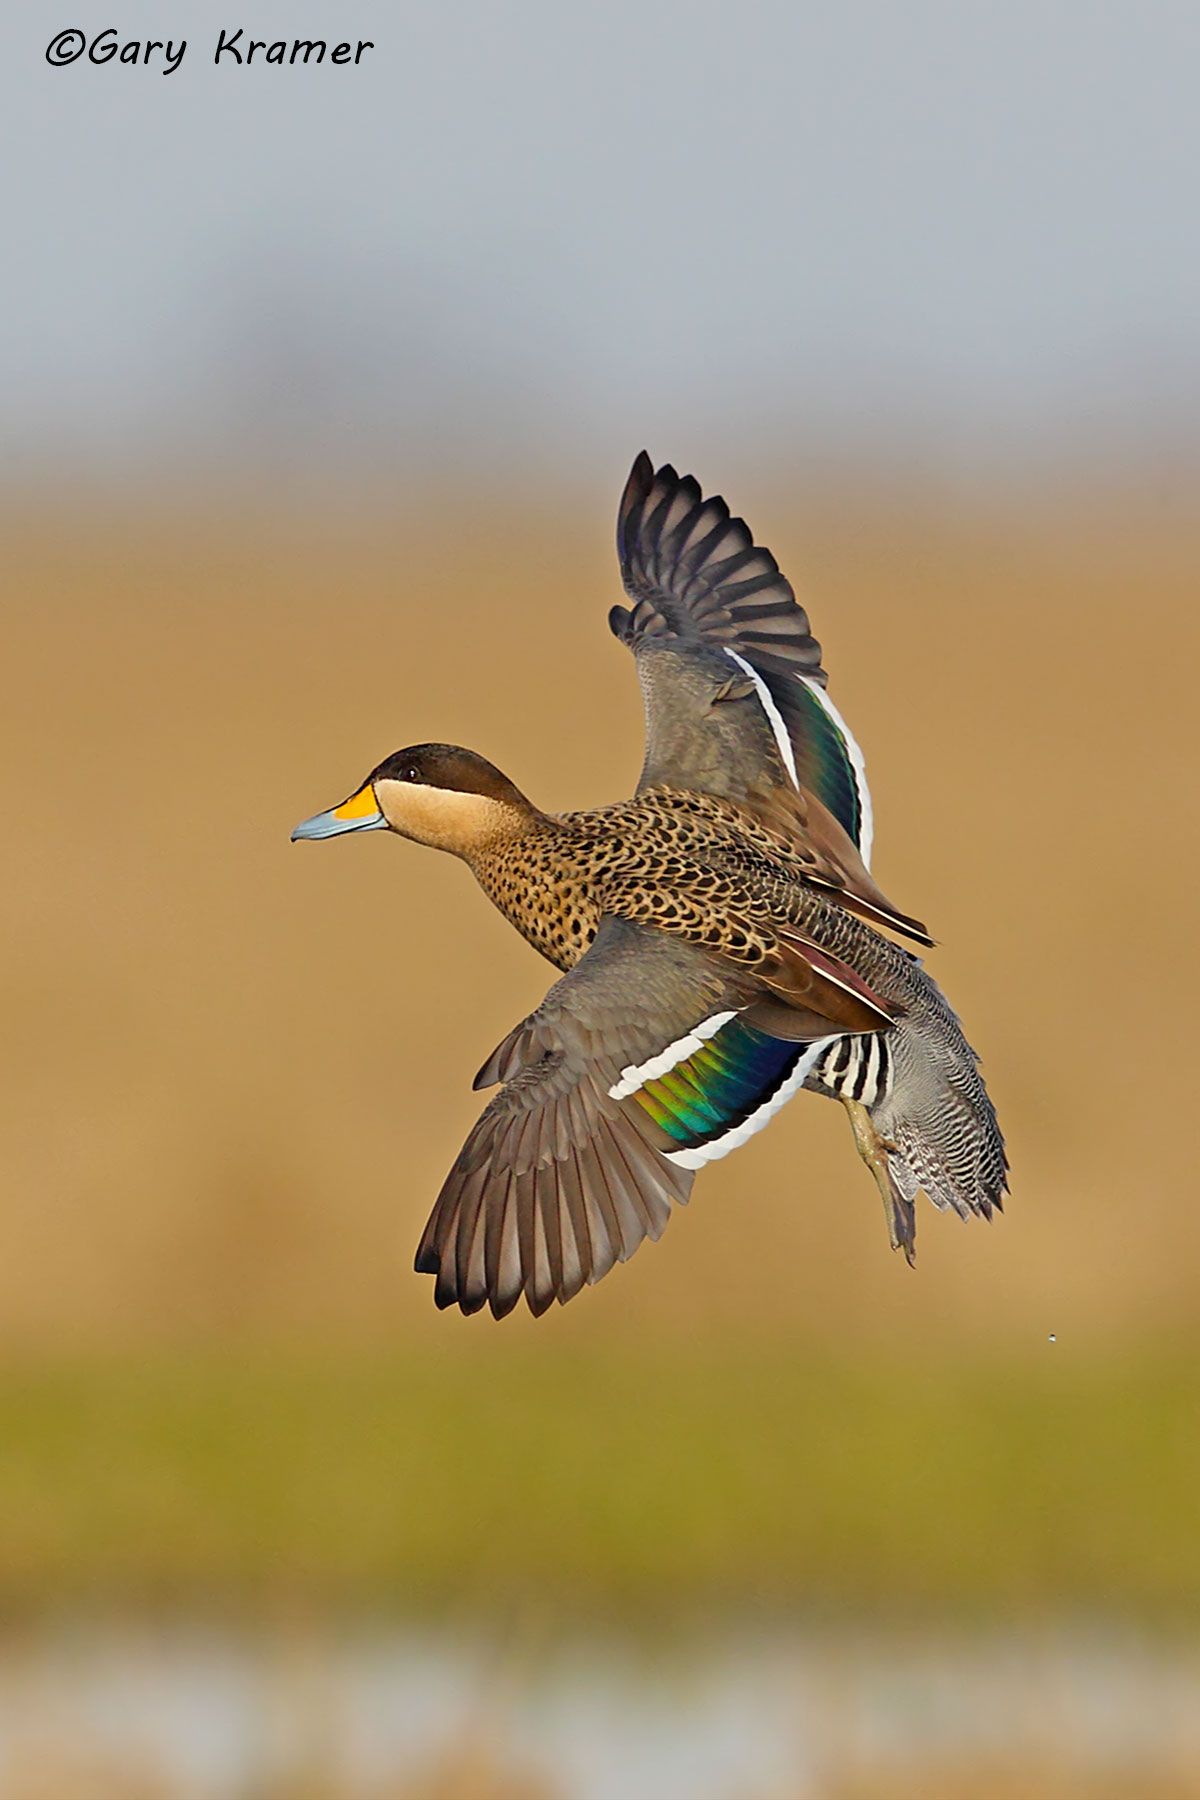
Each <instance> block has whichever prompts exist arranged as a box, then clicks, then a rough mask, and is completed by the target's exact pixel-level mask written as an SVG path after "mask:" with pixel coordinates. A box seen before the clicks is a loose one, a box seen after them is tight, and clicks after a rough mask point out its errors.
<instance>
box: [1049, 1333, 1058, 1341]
mask: <svg viewBox="0 0 1200 1800" xmlns="http://www.w3.org/2000/svg"><path fill="white" fill-rule="evenodd" d="M1050 1342H1051V1343H1052V1344H1057V1342H1058V1333H1057V1331H1052V1332H1051V1333H1050Z"/></svg>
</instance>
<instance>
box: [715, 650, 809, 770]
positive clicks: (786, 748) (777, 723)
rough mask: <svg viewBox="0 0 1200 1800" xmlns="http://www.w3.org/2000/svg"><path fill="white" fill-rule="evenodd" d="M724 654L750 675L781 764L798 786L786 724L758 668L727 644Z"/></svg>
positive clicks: (794, 760)
mask: <svg viewBox="0 0 1200 1800" xmlns="http://www.w3.org/2000/svg"><path fill="white" fill-rule="evenodd" d="M725 654H726V656H728V657H732V659H733V661H734V662H735V663H736V664H737V666H738V668H739V669H741V671H742V673H743V674H744V675H748V676H749V677H750V679H751V681H752V682H753V683H754V685H755V687H756V689H757V690H758V697H759V699H760V700H761V701H762V709H763V711H764V712H765V713H766V715H767V723H768V725H769V726H770V727H771V730H772V731H773V732H774V733H775V742H776V744H777V745H778V746H779V754H780V756H782V758H783V766H784V768H785V769H786V770H787V772H788V774H789V775H790V776H791V778H792V786H793V787H795V788H798V787H799V786H800V780H799V777H798V776H797V774H796V757H795V754H794V752H793V750H792V740H791V738H790V737H789V736H788V729H787V726H786V725H785V724H784V722H783V714H782V713H781V712H780V710H779V708H778V707H777V706H776V704H775V701H774V700H773V698H772V696H771V690H770V688H769V687H768V686H767V684H766V682H765V681H764V680H763V678H762V676H761V675H760V674H759V672H758V670H757V669H754V668H751V666H750V664H749V663H748V662H747V661H746V659H745V657H744V656H739V655H738V653H737V651H736V650H731V649H730V648H729V646H728V645H726V646H725Z"/></svg>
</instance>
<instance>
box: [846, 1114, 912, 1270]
mask: <svg viewBox="0 0 1200 1800" xmlns="http://www.w3.org/2000/svg"><path fill="white" fill-rule="evenodd" d="M842 1105H843V1106H844V1107H845V1108H846V1111H847V1113H848V1114H849V1115H850V1129H851V1130H852V1131H853V1133H854V1147H855V1149H856V1150H857V1151H858V1154H859V1155H860V1156H861V1157H862V1159H863V1161H864V1162H865V1163H866V1165H867V1167H868V1169H870V1171H871V1173H872V1175H873V1176H874V1177H875V1185H876V1187H877V1188H878V1189H879V1192H880V1195H881V1197H882V1199H883V1210H884V1214H885V1215H886V1218H887V1226H888V1237H889V1239H890V1240H891V1245H892V1249H893V1250H903V1252H904V1260H905V1262H906V1263H907V1264H908V1266H909V1268H910V1269H911V1268H912V1267H913V1266H914V1264H915V1263H916V1260H917V1215H916V1209H915V1207H914V1206H913V1203H912V1201H911V1200H906V1199H905V1198H904V1195H903V1194H902V1193H901V1192H900V1189H899V1188H898V1187H897V1186H896V1183H895V1181H894V1180H893V1179H892V1171H891V1169H890V1168H889V1167H888V1158H887V1153H888V1149H889V1147H890V1146H889V1145H888V1143H887V1141H886V1140H885V1139H884V1138H881V1137H880V1135H879V1133H878V1132H877V1131H876V1129H875V1127H874V1125H873V1124H872V1123H871V1115H870V1113H869V1112H868V1111H867V1109H866V1107H865V1106H864V1105H863V1104H862V1102H861V1101H859V1100H843V1101H842Z"/></svg>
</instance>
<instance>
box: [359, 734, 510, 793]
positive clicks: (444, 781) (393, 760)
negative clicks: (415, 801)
mask: <svg viewBox="0 0 1200 1800" xmlns="http://www.w3.org/2000/svg"><path fill="white" fill-rule="evenodd" d="M371 780H372V781H412V782H416V783H418V784H419V785H421V786H422V787H434V788H445V789H448V790H449V791H450V792H451V793H456V794H485V795H486V796H487V798H488V799H489V800H501V801H506V802H507V803H508V804H509V805H520V806H524V805H527V804H528V803H527V801H526V800H525V797H524V795H523V794H522V793H521V791H520V789H519V788H517V787H515V786H514V784H513V783H512V782H511V781H510V780H509V779H508V776H507V775H503V774H501V772H500V770H499V769H498V768H497V767H496V766H495V764H494V763H490V762H488V760H487V758H486V757H484V756H477V755H476V754H475V752H474V750H463V749H462V748H461V747H460V746H459V745H458V744H411V745H410V746H409V747H408V749H407V750H395V751H393V752H392V754H391V756H388V757H385V758H384V760H383V762H381V763H380V765H379V767H378V768H377V769H374V770H372V772H371Z"/></svg>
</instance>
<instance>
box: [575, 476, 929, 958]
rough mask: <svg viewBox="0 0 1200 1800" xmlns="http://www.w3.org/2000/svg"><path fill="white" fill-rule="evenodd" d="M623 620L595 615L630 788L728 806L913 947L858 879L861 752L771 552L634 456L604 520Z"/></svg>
mask: <svg viewBox="0 0 1200 1800" xmlns="http://www.w3.org/2000/svg"><path fill="white" fill-rule="evenodd" d="M617 554H618V557H619V559H620V564H621V577H622V580H623V581H624V584H625V589H626V592H627V593H628V595H629V597H630V599H631V600H632V601H633V606H632V607H631V608H626V607H623V606H616V607H614V608H613V609H612V611H611V613H610V614H609V624H610V625H611V627H612V630H613V632H614V634H615V635H616V636H617V637H618V638H620V639H621V640H622V642H623V643H625V644H627V645H628V646H629V648H630V649H631V650H632V651H633V653H634V656H635V658H636V662H637V669H638V676H639V679H640V681H641V685H642V694H643V698H644V701H645V710H646V760H645V764H644V766H643V769H642V777H641V784H640V785H641V786H642V787H643V788H645V787H653V786H657V785H668V786H676V787H691V788H696V789H699V790H701V791H703V792H707V793H713V794H719V795H722V796H724V797H726V798H729V799H732V800H735V801H737V802H738V803H739V804H741V805H743V806H746V807H747V808H748V809H749V810H751V811H752V812H755V813H756V814H757V815H759V816H760V817H762V818H763V819H764V821H765V822H766V823H768V824H770V825H772V826H773V827H774V828H776V829H778V830H780V831H781V832H782V834H783V835H784V836H785V837H787V838H789V839H790V840H791V841H792V842H794V843H795V844H796V845H797V846H801V847H803V851H804V853H805V856H806V859H807V861H808V862H809V864H810V868H809V878H810V879H812V880H814V881H816V882H817V883H818V884H819V885H822V886H824V887H827V888H829V889H831V890H833V891H834V892H835V893H838V894H839V895H840V896H841V897H842V898H843V899H844V901H845V902H846V904H848V905H851V906H854V907H855V908H856V910H859V911H862V912H864V913H866V914H867V916H868V917H870V918H873V919H875V920H877V921H879V922H881V923H885V924H889V925H894V926H896V927H897V928H898V929H900V930H902V931H905V932H907V933H908V934H909V935H910V936H912V937H915V938H917V939H919V940H920V941H921V942H923V943H929V942H930V941H931V940H930V939H929V935H928V933H927V932H926V931H925V928H924V926H923V925H921V924H920V923H919V921H917V920H915V919H912V918H910V917H909V916H908V915H906V914H905V913H902V912H900V911H899V909H898V908H896V907H895V906H893V905H892V903H891V902H890V901H889V900H888V899H887V897H886V896H885V895H884V894H883V893H882V892H881V890H880V888H879V887H878V885H877V884H876V883H875V881H874V880H873V879H872V877H871V875H870V873H869V869H868V864H869V861H870V851H871V835H872V824H871V796H870V791H869V789H868V787H867V780H866V772H865V769H864V766H863V758H862V753H861V751H860V750H859V748H858V745H857V744H856V743H855V741H854V738H853V736H852V735H851V733H850V729H849V727H848V726H847V725H846V723H845V721H844V719H843V718H842V717H841V714H840V713H839V712H838V711H837V709H836V707H835V706H834V705H833V702H832V701H831V700H830V699H829V696H828V695H827V694H826V692H825V684H826V675H825V671H824V669H823V668H822V667H821V646H820V645H819V644H818V643H817V641H816V639H815V638H814V637H813V635H812V632H811V631H810V629H809V623H808V616H807V614H806V613H805V611H804V609H803V607H802V606H800V605H799V604H798V603H797V600H796V596H795V594H794V593H793V592H792V588H791V585H790V584H789V582H788V581H787V579H786V577H785V576H784V575H782V574H781V573H780V569H779V565H778V563H777V562H776V561H775V558H774V557H773V556H772V555H771V552H770V551H769V550H767V549H765V548H764V547H763V546H762V545H756V544H755V543H754V540H753V538H752V537H751V535H750V531H749V529H748V527H747V525H746V523H745V521H744V520H742V519H736V518H731V517H730V513H729V508H728V506H726V504H725V502H724V500H722V499H721V498H720V496H719V495H713V496H711V497H710V498H709V499H707V500H706V499H705V498H704V497H703V495H702V494H701V492H700V487H699V484H698V483H697V482H696V480H695V479H694V478H693V477H692V476H691V475H682V476H681V475H678V474H676V472H675V470H674V469H673V468H672V467H671V466H670V464H665V465H664V466H663V467H662V468H661V469H658V470H657V471H656V470H655V469H654V467H653V465H652V464H651V462H650V459H649V457H648V456H647V455H646V453H645V452H644V451H643V452H642V454H641V455H640V456H639V457H638V458H637V461H636V462H635V463H634V465H633V468H632V470H631V471H630V475H629V480H628V481H627V482H626V484H625V492H624V493H623V495H622V496H621V505H620V508H619V511H618V516H617Z"/></svg>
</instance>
